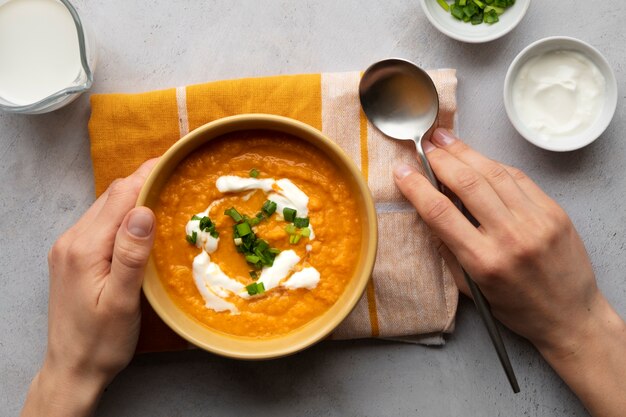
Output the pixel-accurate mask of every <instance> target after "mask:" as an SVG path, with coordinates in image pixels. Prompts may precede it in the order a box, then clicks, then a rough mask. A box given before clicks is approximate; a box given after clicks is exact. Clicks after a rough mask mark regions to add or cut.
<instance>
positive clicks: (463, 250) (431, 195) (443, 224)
mask: <svg viewBox="0 0 626 417" xmlns="http://www.w3.org/2000/svg"><path fill="white" fill-rule="evenodd" d="M394 180H395V182H396V185H397V186H398V188H399V189H400V191H401V192H402V194H404V196H405V197H406V198H407V199H408V200H409V201H410V202H411V204H413V206H415V208H416V209H417V212H418V213H419V215H420V217H421V218H422V219H423V220H424V222H426V224H427V225H428V226H429V227H430V228H431V230H432V231H433V232H434V234H435V235H437V236H438V237H439V238H440V239H441V240H442V241H443V242H444V243H445V244H446V245H447V246H448V247H449V248H450V249H451V250H452V252H454V253H455V254H456V255H457V256H459V257H463V256H470V253H471V250H472V248H475V247H477V245H480V244H481V242H482V240H483V239H484V237H483V235H482V234H481V232H479V231H478V229H476V228H475V227H474V226H472V224H471V223H470V222H469V221H468V220H467V219H466V218H465V217H464V216H463V215H462V214H461V212H460V211H459V210H458V209H457V208H456V207H455V206H454V204H453V203H452V202H451V201H450V199H449V198H448V197H446V196H445V195H443V194H441V193H440V192H439V191H437V190H436V189H435V187H433V186H432V184H431V183H430V181H428V179H426V177H424V176H423V175H422V174H420V173H419V172H418V171H417V169H416V168H414V167H411V166H409V165H400V166H398V167H396V168H395V169H394Z"/></svg>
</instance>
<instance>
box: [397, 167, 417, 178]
mask: <svg viewBox="0 0 626 417" xmlns="http://www.w3.org/2000/svg"><path fill="white" fill-rule="evenodd" d="M415 171H416V169H415V168H414V167H412V166H411V165H407V164H400V165H398V166H396V167H395V168H394V169H393V175H394V176H395V177H396V179H399V180H401V179H402V178H404V177H406V176H408V175H410V174H412V173H413V172H415Z"/></svg>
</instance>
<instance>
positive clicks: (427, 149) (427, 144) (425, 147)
mask: <svg viewBox="0 0 626 417" xmlns="http://www.w3.org/2000/svg"><path fill="white" fill-rule="evenodd" d="M422 149H423V150H424V153H428V152H431V151H434V150H435V149H437V147H436V146H435V145H433V144H432V143H431V142H430V141H429V140H425V141H423V142H422Z"/></svg>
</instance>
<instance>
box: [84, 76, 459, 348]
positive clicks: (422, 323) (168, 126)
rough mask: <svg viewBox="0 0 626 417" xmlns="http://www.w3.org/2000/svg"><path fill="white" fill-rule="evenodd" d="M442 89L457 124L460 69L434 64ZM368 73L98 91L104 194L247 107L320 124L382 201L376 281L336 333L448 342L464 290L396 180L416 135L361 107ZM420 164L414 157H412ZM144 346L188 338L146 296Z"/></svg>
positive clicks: (447, 120)
mask: <svg viewBox="0 0 626 417" xmlns="http://www.w3.org/2000/svg"><path fill="white" fill-rule="evenodd" d="M429 74H430V75H431V77H432V78H433V80H434V81H435V84H436V85H437V88H438V90H439V95H440V97H439V98H440V117H439V124H440V125H441V126H444V127H448V128H453V127H454V126H453V125H454V118H455V114H456V83H457V80H456V74H455V71H454V70H437V71H431V72H429ZM359 79H360V73H359V72H346V73H324V74H311V75H292V76H277V77H266V78H251V79H241V80H229V81H218V82H212V83H206V84H200V85H192V86H187V87H179V88H173V89H168V90H162V91H154V92H149V93H142V94H98V95H93V96H92V97H91V104H92V114H91V119H90V121H89V135H90V138H91V156H92V160H93V169H94V177H95V184H96V194H97V195H99V194H101V193H102V192H103V191H104V190H105V189H106V187H107V186H108V185H109V184H110V183H111V182H112V181H113V180H114V179H115V178H118V177H122V176H126V175H128V174H130V173H131V172H133V171H134V170H135V169H136V168H137V167H138V166H139V165H140V164H141V163H142V162H143V161H145V160H146V159H148V158H151V157H156V156H159V155H161V154H162V153H163V152H164V151H165V150H166V149H167V148H168V147H169V146H170V145H171V144H173V143H174V142H176V141H177V140H178V139H179V138H180V137H182V136H184V135H185V134H187V133H188V132H189V131H190V130H193V129H195V128H197V127H199V126H201V125H203V124H205V123H208V122H210V121H212V120H216V119H219V118H221V117H225V116H231V115H235V114H241V113H270V114H278V115H281V116H286V117H291V118H294V119H297V120H300V121H302V122H305V123H308V124H309V125H311V126H313V127H315V128H317V129H319V130H321V131H322V132H323V133H324V134H326V135H327V136H328V137H329V138H331V139H332V140H334V141H336V142H337V143H338V144H339V145H340V146H341V147H342V148H343V149H344V150H345V151H346V153H348V155H350V156H351V157H352V158H353V160H354V162H355V163H356V164H357V166H360V167H361V172H362V173H363V176H364V177H365V178H367V181H368V183H369V186H370V189H371V190H372V193H373V196H374V199H375V201H376V208H377V212H378V224H379V233H380V240H379V242H380V243H379V247H378V257H377V259H376V266H375V268H374V273H373V274H372V278H371V280H370V283H369V285H368V286H367V290H366V291H365V293H364V294H363V297H362V299H361V300H360V302H359V303H358V304H357V306H356V308H355V309H354V311H353V312H352V313H351V314H350V316H348V318H347V319H346V320H345V321H344V322H343V323H342V324H341V325H340V326H339V328H338V329H337V330H336V331H335V333H334V334H333V338H336V339H348V338H365V337H381V338H393V339H400V340H405V341H411V342H417V343H426V344H442V343H443V337H442V335H443V334H444V333H447V332H451V331H452V329H453V327H454V316H455V312H456V308H457V301H458V291H457V288H456V287H455V285H454V281H453V279H452V275H451V273H450V271H449V270H448V268H447V266H446V265H445V263H444V262H443V260H442V258H441V257H440V256H439V254H438V252H437V249H436V248H435V247H434V246H433V244H432V242H431V238H430V233H429V231H428V229H427V228H426V226H425V225H424V223H423V222H422V221H421V220H420V219H419V217H418V216H417V214H416V213H415V210H414V209H413V208H412V207H411V206H410V205H409V204H408V203H407V202H406V200H404V198H403V197H402V195H401V194H400V193H399V191H398V190H397V189H396V187H395V185H394V184H393V179H392V174H391V169H392V165H393V164H394V163H396V162H398V161H407V162H412V161H414V159H415V150H414V147H413V144H412V143H402V142H399V141H393V140H391V139H389V138H386V137H385V136H384V135H382V134H381V133H380V132H379V131H378V130H376V129H375V128H373V127H372V126H371V125H370V124H369V123H368V122H367V120H366V118H365V116H364V114H363V112H362V111H361V109H360V105H359V99H358V84H359ZM413 163H414V162H413ZM142 309H143V321H142V330H141V335H140V341H139V346H138V351H162V350H176V349H181V348H185V347H187V344H186V342H184V341H183V340H182V339H180V338H179V337H178V336H177V335H176V334H174V333H173V332H172V331H171V330H169V328H167V326H165V324H163V323H162V322H161V321H160V319H159V318H158V317H157V316H156V314H155V313H154V312H153V311H152V310H151V309H150V306H149V305H148V304H147V303H146V302H145V300H144V302H143V306H142Z"/></svg>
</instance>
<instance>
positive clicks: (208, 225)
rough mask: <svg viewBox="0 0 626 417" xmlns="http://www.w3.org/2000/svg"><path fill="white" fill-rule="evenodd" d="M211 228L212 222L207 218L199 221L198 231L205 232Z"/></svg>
mask: <svg viewBox="0 0 626 417" xmlns="http://www.w3.org/2000/svg"><path fill="white" fill-rule="evenodd" d="M211 226H213V222H212V221H211V219H209V218H208V217H207V216H204V217H203V218H201V219H200V225H199V227H200V230H202V231H203V232H207V231H208V230H207V229H210V228H211Z"/></svg>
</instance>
